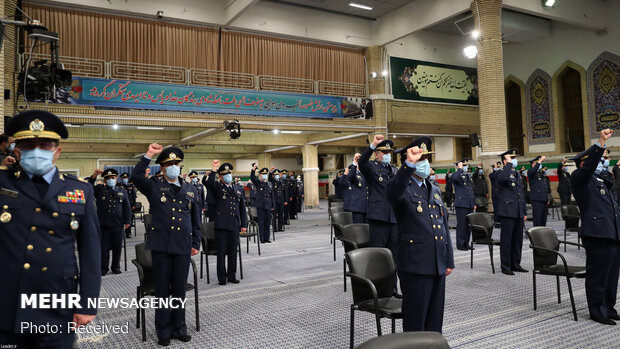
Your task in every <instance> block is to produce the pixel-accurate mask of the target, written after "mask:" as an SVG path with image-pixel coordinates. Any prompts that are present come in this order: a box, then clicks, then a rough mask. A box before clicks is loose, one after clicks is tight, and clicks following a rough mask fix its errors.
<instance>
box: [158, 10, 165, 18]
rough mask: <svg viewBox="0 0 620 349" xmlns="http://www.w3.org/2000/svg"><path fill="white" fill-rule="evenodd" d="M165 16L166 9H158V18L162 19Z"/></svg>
mask: <svg viewBox="0 0 620 349" xmlns="http://www.w3.org/2000/svg"><path fill="white" fill-rule="evenodd" d="M163 17H164V11H157V18H159V19H162V18H163Z"/></svg>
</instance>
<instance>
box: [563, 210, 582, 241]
mask: <svg viewBox="0 0 620 349" xmlns="http://www.w3.org/2000/svg"><path fill="white" fill-rule="evenodd" d="M560 212H561V213H562V219H563V220H564V242H566V241H567V240H566V232H567V231H570V232H575V233H577V243H579V241H580V239H579V232H580V231H581V227H580V226H579V221H580V220H581V214H580V213H579V207H578V206H576V205H562V206H561V207H560ZM577 249H580V247H579V246H577ZM564 252H566V244H564Z"/></svg>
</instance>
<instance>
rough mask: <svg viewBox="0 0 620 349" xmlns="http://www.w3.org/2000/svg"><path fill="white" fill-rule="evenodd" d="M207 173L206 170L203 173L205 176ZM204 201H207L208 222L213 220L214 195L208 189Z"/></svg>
mask: <svg viewBox="0 0 620 349" xmlns="http://www.w3.org/2000/svg"><path fill="white" fill-rule="evenodd" d="M209 174H210V173H209V172H207V173H205V176H209ZM205 189H207V188H205ZM205 202H206V203H207V218H208V219H209V222H213V221H215V196H214V195H213V193H210V192H209V190H208V189H207V195H206V200H205Z"/></svg>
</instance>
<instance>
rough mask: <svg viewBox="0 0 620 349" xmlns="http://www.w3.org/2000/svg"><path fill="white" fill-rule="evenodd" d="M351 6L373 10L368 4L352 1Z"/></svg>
mask: <svg viewBox="0 0 620 349" xmlns="http://www.w3.org/2000/svg"><path fill="white" fill-rule="evenodd" d="M349 6H351V7H356V8H361V9H362V10H367V11H371V10H372V7H370V6H367V5H362V4H358V3H356V2H350V3H349Z"/></svg>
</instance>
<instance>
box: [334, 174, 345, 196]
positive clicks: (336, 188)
mask: <svg viewBox="0 0 620 349" xmlns="http://www.w3.org/2000/svg"><path fill="white" fill-rule="evenodd" d="M343 175H344V170H338V172H337V173H336V176H335V177H334V180H333V181H332V184H333V185H334V194H335V195H336V198H337V199H343V200H344V196H343V191H344V190H343V188H342V186H341V185H340V177H342V176H343Z"/></svg>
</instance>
